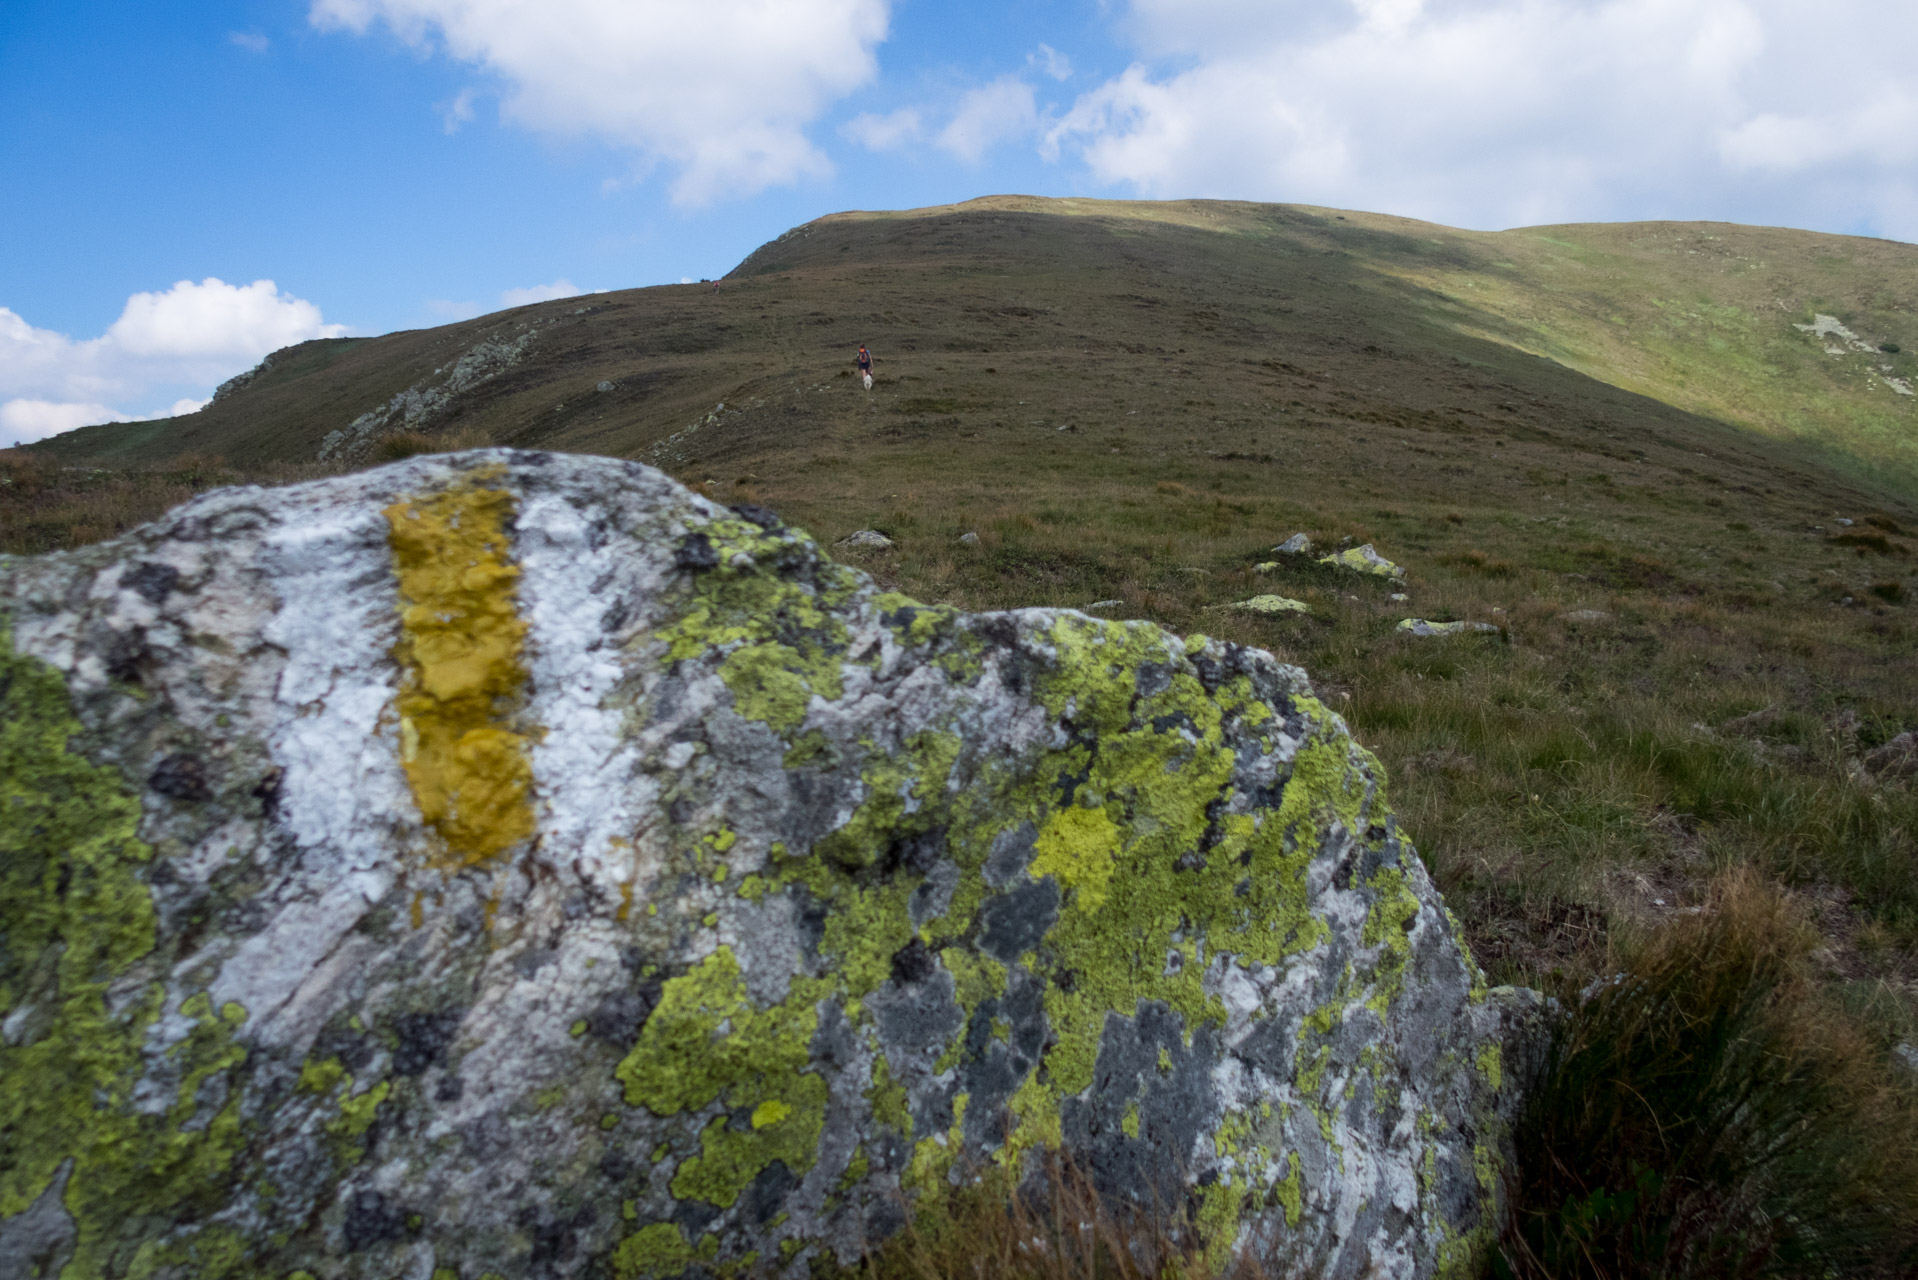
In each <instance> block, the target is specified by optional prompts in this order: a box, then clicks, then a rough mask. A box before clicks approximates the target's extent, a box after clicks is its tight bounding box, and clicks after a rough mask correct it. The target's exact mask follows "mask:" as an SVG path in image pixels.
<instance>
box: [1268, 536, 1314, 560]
mask: <svg viewBox="0 0 1918 1280" xmlns="http://www.w3.org/2000/svg"><path fill="white" fill-rule="evenodd" d="M1272 549H1273V550H1274V551H1276V552H1278V553H1279V554H1280V555H1282V556H1309V555H1311V554H1312V539H1310V538H1308V537H1306V536H1305V535H1304V534H1302V533H1295V534H1293V535H1292V536H1291V537H1289V538H1287V539H1286V540H1285V541H1284V542H1281V543H1280V544H1279V545H1278V546H1276V547H1274V548H1272Z"/></svg>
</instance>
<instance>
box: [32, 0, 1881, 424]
mask: <svg viewBox="0 0 1918 1280" xmlns="http://www.w3.org/2000/svg"><path fill="white" fill-rule="evenodd" d="M1908 9H1909V11H1907V10H1908ZM1914 38H1918V6H1913V7H1907V6H1891V5H1886V4H1882V3H1866V2H1865V0H1825V2H1824V3H1821V4H1820V5H1818V6H1807V5H1804V4H1801V3H1797V2H1796V0H1105V2H1103V3H1102V2H1100V0H1025V2H1024V3H1018V4H1006V3H993V2H989V3H967V4H957V3H944V2H941V0H200V2H196V0H179V2H177V3H174V4H169V5H153V4H150V3H148V4H132V3H121V2H96V3H86V2H84V0H83V2H81V3H74V2H73V0H65V2H64V3H55V2H54V0H5V3H4V4H3V5H0V174H4V177H5V180H4V181H0V228H3V229H4V231H5V234H4V236H3V237H0V444H3V443H7V442H8V441H10V440H16V439H27V438H34V437H37V436H41V435H45V434H48V433H49V432H50V431H52V430H56V429H64V428H66V427H71V426H76V425H80V424H81V423H82V422H84V421H99V420H103V419H104V418H106V417H128V416H134V417H138V416H151V415H155V414H159V413H165V412H170V411H179V410H185V409H189V408H191V407H192V406H193V405H194V404H195V403H197V402H198V401H199V400H202V399H204V397H205V396H206V395H207V394H208V393H209V392H210V390H211V388H212V386H213V385H215V384H216V383H217V382H218V381H219V380H220V379H222V378H224V377H227V376H231V374H232V373H234V372H238V371H240V370H242V369H244V368H247V367H250V365H251V364H252V363H254V362H255V361H256V360H257V359H258V358H259V357H260V356H261V355H262V354H264V353H265V352H266V351H270V350H272V349H273V348H274V347H276V346H279V345H284V344H285V343H286V342H288V341H299V340H302V339H303V338H306V337H313V336H320V335H324V334H337V333H356V334H365V333H381V332H386V331H390V330H392V329H398V328H412V327H418V326H423V325H431V324H438V323H444V322H445V321H447V320H448V319H453V318H459V317H461V316H464V315H470V314H477V313H480V312H483V311H490V310H495V309H498V308H499V307H500V306H502V305H504V304H506V303H510V302H513V301H516V300H526V299H532V298H537V297H541V296H552V295H557V294H562V293H565V292H567V291H570V290H591V289H605V288H624V287H630V286H634V285H646V284H658V283H665V282H670V281H676V280H679V279H681V278H684V277H693V278H697V277H701V276H708V275H718V274H720V273H722V272H724V271H726V270H727V269H729V268H730V267H731V266H732V265H733V264H735V263H736V262H737V261H738V260H739V259H740V258H741V257H743V256H744V255H745V254H746V253H748V252H750V251H751V250H752V249H753V248H754V247H755V246H757V245H758V244H760V243H762V242H764V241H765V240H767V239H770V238H771V237H773V236H775V235H777V234H779V233H780V232H781V231H783V230H785V229H786V228H788V227H791V226H794V225H796V224H798V223H801V222H804V221H806V220H808V219H810V218H813V217H817V216H819V215H821V214H824V213H828V212H831V211H833V210H836V209H843V208H898V207H907V206H914V205H924V204H935V203H944V202H948V201H955V200H962V199H966V198H969V197H972V196H976V195H982V194H987V193H990V192H1000V191H1024V192H1034V193H1039V194H1055V195H1067V194H1083V195H1106V196H1120V197H1148V198H1162V197H1174V196H1188V195H1191V196H1222V197H1237V198H1247V199H1263V200H1294V201H1301V202H1308V203H1320V204H1333V205H1340V206H1345V207H1358V208H1367V209H1376V210H1381V211H1385V212H1391V213H1400V214H1405V215H1409V216H1415V217H1426V218H1431V219H1433V220H1435V221H1443V222H1448V223H1451V224H1453V225H1465V226H1475V227H1485V228H1491V227H1503V226H1513V225H1525V224H1530V223H1539V222H1549V221H1586V220H1617V219H1641V218H1665V217H1672V218H1713V219H1725V220H1731V221H1743V222H1767V223H1777V224H1784V225H1794V226H1804V227H1809V228H1813V229H1819V230H1829V231H1847V232H1859V233H1865V234H1875V235H1886V236H1892V237H1895V238H1901V239H1918V194H1915V192H1918V187H1915V186H1914V181H1913V179H1914V171H1915V169H1918V75H1914V74H1913V73H1912V72H1911V71H1910V70H1908V69H1907V68H1908V67H1909V65H1910V61H1909V56H1908V51H1909V50H1910V49H1911V48H1912V47H1914V42H1915V41H1914Z"/></svg>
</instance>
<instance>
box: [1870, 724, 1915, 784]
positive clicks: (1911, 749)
mask: <svg viewBox="0 0 1918 1280" xmlns="http://www.w3.org/2000/svg"><path fill="white" fill-rule="evenodd" d="M1865 769H1866V771H1867V772H1869V773H1873V774H1876V775H1877V776H1878V777H1881V778H1911V777H1918V733H1912V732H1909V731H1907V732H1905V733H1901V734H1899V735H1898V736H1897V737H1895V738H1893V739H1892V740H1891V741H1890V742H1887V743H1886V744H1885V745H1884V746H1882V747H1879V748H1878V749H1877V750H1876V751H1873V752H1872V753H1871V754H1869V755H1867V756H1866V757H1865Z"/></svg>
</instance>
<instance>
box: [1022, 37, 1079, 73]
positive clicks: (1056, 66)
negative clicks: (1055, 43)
mask: <svg viewBox="0 0 1918 1280" xmlns="http://www.w3.org/2000/svg"><path fill="white" fill-rule="evenodd" d="M1026 65H1027V66H1029V67H1032V68H1034V69H1035V70H1038V71H1041V72H1044V73H1045V74H1046V75H1049V76H1051V77H1052V78H1053V79H1054V80H1070V79H1072V59H1071V58H1068V57H1066V55H1065V54H1063V53H1060V52H1059V51H1058V50H1057V49H1055V48H1053V47H1052V46H1051V45H1049V44H1042V45H1040V46H1039V51H1038V52H1037V53H1033V54H1028V55H1027V57H1026Z"/></svg>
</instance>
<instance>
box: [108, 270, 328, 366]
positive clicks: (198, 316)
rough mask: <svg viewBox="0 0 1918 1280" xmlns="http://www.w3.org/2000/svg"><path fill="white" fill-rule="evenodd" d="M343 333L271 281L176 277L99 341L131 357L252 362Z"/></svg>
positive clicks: (135, 300) (130, 306)
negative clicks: (245, 282)
mask: <svg viewBox="0 0 1918 1280" xmlns="http://www.w3.org/2000/svg"><path fill="white" fill-rule="evenodd" d="M345 332H346V326H345V325H338V324H326V323H325V322H324V321H322V320H321V318H320V309H319V308H318V307H316V306H314V305H313V304H312V303H310V302H307V301H306V300H305V299H303V298H295V297H292V296H291V295H289V294H283V293H281V292H280V291H279V288H278V286H276V285H275V284H274V283H273V282H272V281H271V280H255V281H254V282H253V283H252V284H249V285H231V284H227V283H226V282H225V281H222V280H217V279H214V278H213V277H211V276H209V277H207V278H206V279H205V280H203V281H201V282H200V283H199V284H194V283H193V282H192V281H191V280H182V281H180V282H179V283H178V284H176V285H174V286H173V287H172V288H171V289H169V290H167V291H166V292H165V293H136V294H134V295H133V296H132V297H131V298H128V299H127V305H126V310H125V311H123V312H121V313H120V318H119V319H118V320H115V321H114V322H113V327H112V328H111V329H108V330H107V335H106V338H105V341H106V342H108V343H111V344H113V345H114V346H116V347H117V348H118V349H119V350H121V351H124V352H126V353H127V354H129V355H135V356H162V357H169V358H173V359H180V360H200V359H214V360H226V359H231V358H236V357H250V358H253V359H258V358H259V357H260V356H263V355H265V354H266V353H267V352H269V351H276V350H278V349H279V348H281V347H287V346H291V345H293V344H294V343H296V342H305V341H306V340H307V339H308V338H337V337H339V336H340V335H342V334H344V333H345Z"/></svg>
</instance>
